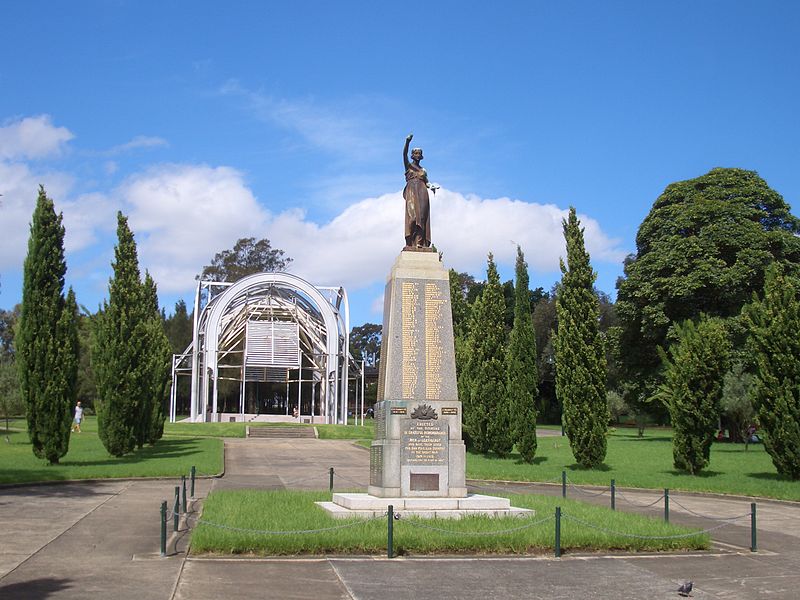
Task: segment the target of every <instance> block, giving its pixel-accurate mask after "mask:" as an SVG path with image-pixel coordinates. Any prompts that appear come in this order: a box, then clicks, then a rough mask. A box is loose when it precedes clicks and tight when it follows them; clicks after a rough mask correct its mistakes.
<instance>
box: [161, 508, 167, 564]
mask: <svg viewBox="0 0 800 600" xmlns="http://www.w3.org/2000/svg"><path fill="white" fill-rule="evenodd" d="M166 555H167V501H166V500H164V501H163V502H162V503H161V556H166Z"/></svg>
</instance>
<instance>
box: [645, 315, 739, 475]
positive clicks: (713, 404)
mask: <svg viewBox="0 0 800 600" xmlns="http://www.w3.org/2000/svg"><path fill="white" fill-rule="evenodd" d="M675 330H676V334H677V337H678V340H677V342H676V343H675V344H673V345H672V346H671V347H670V349H669V353H667V352H665V351H664V350H663V349H661V350H660V355H661V357H662V360H663V361H664V383H663V384H662V386H661V388H660V390H659V393H658V398H659V399H660V400H661V401H662V402H664V403H665V404H666V405H667V407H668V408H669V414H670V417H671V419H672V428H673V431H674V435H673V438H672V457H673V462H674V464H675V468H676V469H682V470H684V471H688V472H689V473H691V474H692V475H697V474H698V473H699V472H700V471H701V470H702V469H704V468H705V467H706V466H707V465H708V460H709V458H710V456H711V443H712V442H713V441H714V433H715V432H716V431H717V422H718V419H719V416H720V412H721V400H722V381H723V378H724V376H725V372H726V371H727V370H728V366H729V357H730V341H729V340H728V335H727V332H726V330H725V326H724V325H723V323H722V322H721V321H720V320H719V319H713V318H712V319H708V318H704V317H702V318H701V320H700V321H699V322H698V323H695V322H694V321H685V322H684V323H683V324H682V325H681V324H679V325H677V326H676V327H675Z"/></svg>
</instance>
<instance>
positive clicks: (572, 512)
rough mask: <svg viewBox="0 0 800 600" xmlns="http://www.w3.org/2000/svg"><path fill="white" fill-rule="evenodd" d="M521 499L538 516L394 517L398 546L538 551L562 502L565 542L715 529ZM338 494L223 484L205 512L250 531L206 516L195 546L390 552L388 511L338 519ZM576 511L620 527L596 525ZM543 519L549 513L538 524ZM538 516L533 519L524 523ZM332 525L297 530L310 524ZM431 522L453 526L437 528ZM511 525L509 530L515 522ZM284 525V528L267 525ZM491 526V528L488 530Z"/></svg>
mask: <svg viewBox="0 0 800 600" xmlns="http://www.w3.org/2000/svg"><path fill="white" fill-rule="evenodd" d="M509 498H511V503H512V505H513V506H520V507H525V508H533V509H535V510H536V515H535V516H534V517H532V518H529V519H525V518H514V517H510V518H504V519H493V518H489V517H469V518H466V519H462V520H449V519H436V520H427V519H416V518H408V519H403V518H401V519H400V520H397V521H395V522H394V545H395V552H396V553H397V554H408V555H414V554H436V553H446V554H457V553H460V552H466V551H468V552H471V553H474V552H478V553H500V554H530V553H543V552H550V551H552V549H553V547H554V537H555V536H554V518H553V514H554V510H555V507H556V506H561V507H562V511H563V514H564V515H565V516H564V517H563V518H562V523H561V545H562V549H564V550H567V551H568V550H573V551H575V550H589V551H591V550H605V549H615V550H646V551H653V550H679V549H705V548H708V547H709V544H710V541H709V537H708V534H698V535H692V536H688V537H682V538H675V539H640V538H633V537H625V536H624V535H620V534H619V533H624V534H628V535H638V536H671V535H676V534H677V535H680V534H686V533H690V532H694V531H696V530H692V529H688V528H685V527H679V526H674V525H669V524H666V523H664V522H663V521H660V520H657V519H651V518H647V517H643V516H640V515H632V514H626V513H621V512H612V511H611V510H609V509H605V508H600V507H594V506H589V505H586V504H582V503H580V502H576V501H572V500H564V499H560V498H550V497H541V496H527V495H526V496H509ZM319 500H330V494H329V493H326V492H298V491H253V490H231V491H217V492H213V493H212V494H210V495H209V497H208V498H207V499H206V500H205V502H204V506H203V516H202V520H203V521H207V522H210V523H215V524H219V525H226V526H229V527H237V528H241V529H247V530H257V531H256V532H252V533H251V532H249V531H233V530H231V529H224V528H220V527H214V526H212V525H206V524H203V523H198V524H197V525H196V527H195V529H194V530H193V531H192V539H191V551H192V553H194V554H204V553H210V554H256V555H276V554H289V555H293V554H323V553H345V554H385V553H386V537H387V534H386V528H387V525H386V518H385V517H382V518H378V519H372V520H366V519H349V520H337V519H333V518H331V517H330V516H328V515H327V514H326V513H325V512H324V511H323V510H322V509H321V508H319V507H318V506H316V505H315V504H314V502H315V501H319ZM569 516H573V517H575V518H576V519H580V520H581V521H584V522H588V523H591V524H593V525H596V526H600V527H603V528H606V529H610V530H612V531H614V532H618V533H606V532H603V531H599V530H597V529H593V528H589V527H587V526H585V525H582V524H580V523H579V522H577V521H570V520H569V518H568V517H569ZM537 521H541V522H539V523H537V524H535V523H536V522H537ZM528 523H530V526H528V527H525V528H522V529H520V527H522V526H524V525H526V524H528ZM350 524H352V526H348V527H345V528H338V529H333V530H328V531H317V532H314V533H296V532H299V531H301V530H302V531H306V530H325V529H328V528H336V527H340V526H342V525H350ZM423 526H429V527H430V526H433V527H437V528H440V529H445V530H446V532H441V531H433V530H431V529H426V528H425V527H423ZM512 529H515V531H508V532H504V533H499V534H498V533H494V534H493V532H503V531H505V530H512ZM274 531H280V532H283V533H282V534H270V533H263V532H274ZM482 534H483V535H482Z"/></svg>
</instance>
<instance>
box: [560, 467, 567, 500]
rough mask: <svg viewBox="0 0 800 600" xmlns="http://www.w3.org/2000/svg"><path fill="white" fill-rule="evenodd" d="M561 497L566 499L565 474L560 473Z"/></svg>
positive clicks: (563, 472)
mask: <svg viewBox="0 0 800 600" xmlns="http://www.w3.org/2000/svg"><path fill="white" fill-rule="evenodd" d="M561 497H562V498H566V497H567V472H566V471H561Z"/></svg>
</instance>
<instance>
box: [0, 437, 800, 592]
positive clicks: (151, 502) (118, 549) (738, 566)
mask: <svg viewBox="0 0 800 600" xmlns="http://www.w3.org/2000/svg"><path fill="white" fill-rule="evenodd" d="M345 465H347V466H345ZM329 466H334V467H335V468H336V472H337V474H339V475H340V476H341V479H340V478H339V477H337V488H338V487H339V485H340V484H341V486H342V487H343V488H344V487H347V488H351V489H352V488H357V487H362V486H359V485H356V484H364V483H366V480H367V478H368V473H369V456H368V453H367V452H365V451H364V450H363V449H361V448H358V447H355V446H353V445H352V444H351V443H349V442H343V441H331V440H303V439H299V440H255V439H251V440H226V474H225V477H223V478H221V479H217V480H199V482H198V483H199V485H198V492H197V493H198V496H205V495H206V494H207V493H208V492H209V491H210V490H211V489H212V488H217V489H220V488H235V487H259V488H273V489H274V488H282V487H292V488H303V489H327V487H328V478H327V469H328V467H329ZM345 478H346V479H345ZM474 483H475V487H474V490H475V491H481V492H486V491H487V490H486V489H485V488H486V487H488V488H490V489H498V490H500V489H502V490H508V491H531V492H537V493H549V494H560V493H561V489H560V487H559V486H543V485H520V484H493V483H481V482H474ZM174 485H175V481H174V480H170V481H168V480H164V481H125V482H99V483H98V482H85V483H72V484H53V485H42V486H22V487H15V488H0V523H2V527H3V531H2V534H0V598H2V599H5V598H13V599H16V598H21V599H24V598H37V599H38V598H113V599H114V600H128V599H130V600H145V599H149V598H153V599H164V600H171V599H181V600H183V599H185V600H204V599H212V598H213V599H217V598H230V599H236V598H280V599H293V598H297V599H309V600H328V599H331V600H333V599H337V600H338V599H349V600H371V599H376V600H377V599H383V598H393V599H394V598H396V599H404V598H408V599H411V598H415V599H416V598H436V599H437V600H444V599H448V598H454V599H455V598H458V599H459V600H469V599H473V598H474V599H480V600H487V599H490V598H502V599H515V598H642V599H645V598H647V599H650V598H678V595H677V593H676V591H675V590H676V588H677V585H678V583H680V582H681V581H683V580H684V579H693V580H694V581H695V582H696V587H695V591H694V593H693V595H694V597H695V598H748V599H751V598H754V597H770V598H797V597H798V595H799V594H798V590H800V549H798V548H800V540H798V538H800V525H799V523H800V504H796V503H795V504H792V503H779V502H769V501H759V503H758V510H759V540H758V543H759V552H758V553H756V554H752V553H750V552H749V551H748V550H747V546H748V545H749V530H748V528H747V523H746V522H742V525H737V526H730V527H725V528H723V529H721V530H719V531H718V532H715V533H714V534H713V535H714V540H715V549H714V551H712V552H709V553H689V554H670V555H635V556H630V555H618V556H614V555H611V556H608V555H577V554H567V555H565V557H564V558H562V559H553V558H552V557H549V556H541V557H526V558H508V557H494V558H439V557H437V558H431V557H421V558H404V557H401V558H396V559H393V560H388V559H386V558H382V557H352V558H330V559H329V558H324V557H320V558H282V559H247V558H233V559H204V558H188V559H187V558H186V555H185V547H186V540H187V535H186V534H187V533H188V532H187V531H186V530H182V531H181V532H180V534H179V535H178V536H176V537H174V538H172V539H171V540H170V547H169V552H170V556H168V557H167V558H160V557H158V555H157V549H158V536H159V524H158V506H159V504H160V502H161V500H162V499H169V498H171V497H172V494H173V489H174ZM478 485H480V486H481V487H477V486H478ZM598 492H599V490H589V489H584V488H574V487H570V488H569V490H568V495H569V496H571V497H576V498H578V497H579V498H581V499H584V500H587V501H590V502H597V503H603V504H607V503H608V501H609V498H608V495H607V494H603V495H591V494H597V493H598ZM659 495H660V494H659V493H654V492H637V491H632V490H623V496H624V498H625V499H627V500H628V501H629V503H630V502H632V503H636V504H637V505H639V504H647V503H649V502H651V501H652V500H655V499H656V498H658V496H659ZM617 507H618V508H619V509H621V510H636V511H650V512H652V513H653V514H660V511H661V510H663V509H662V508H661V507H660V506H656V507H653V508H650V509H643V508H640V507H638V506H633V504H629V505H628V506H626V500H624V499H623V498H622V496H620V497H618V499H617ZM671 508H672V510H671V518H672V520H673V521H675V522H681V523H684V522H685V523H689V524H692V525H698V526H701V527H703V526H704V527H708V521H705V520H702V519H700V518H699V517H697V516H695V515H692V514H691V513H689V512H687V511H688V510H691V511H694V512H696V513H700V514H708V515H715V516H719V515H725V516H735V515H738V514H743V513H746V512H748V511H749V500H747V499H727V498H726V499H721V498H717V497H702V496H692V495H687V494H679V493H674V494H673V495H672V503H671Z"/></svg>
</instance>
